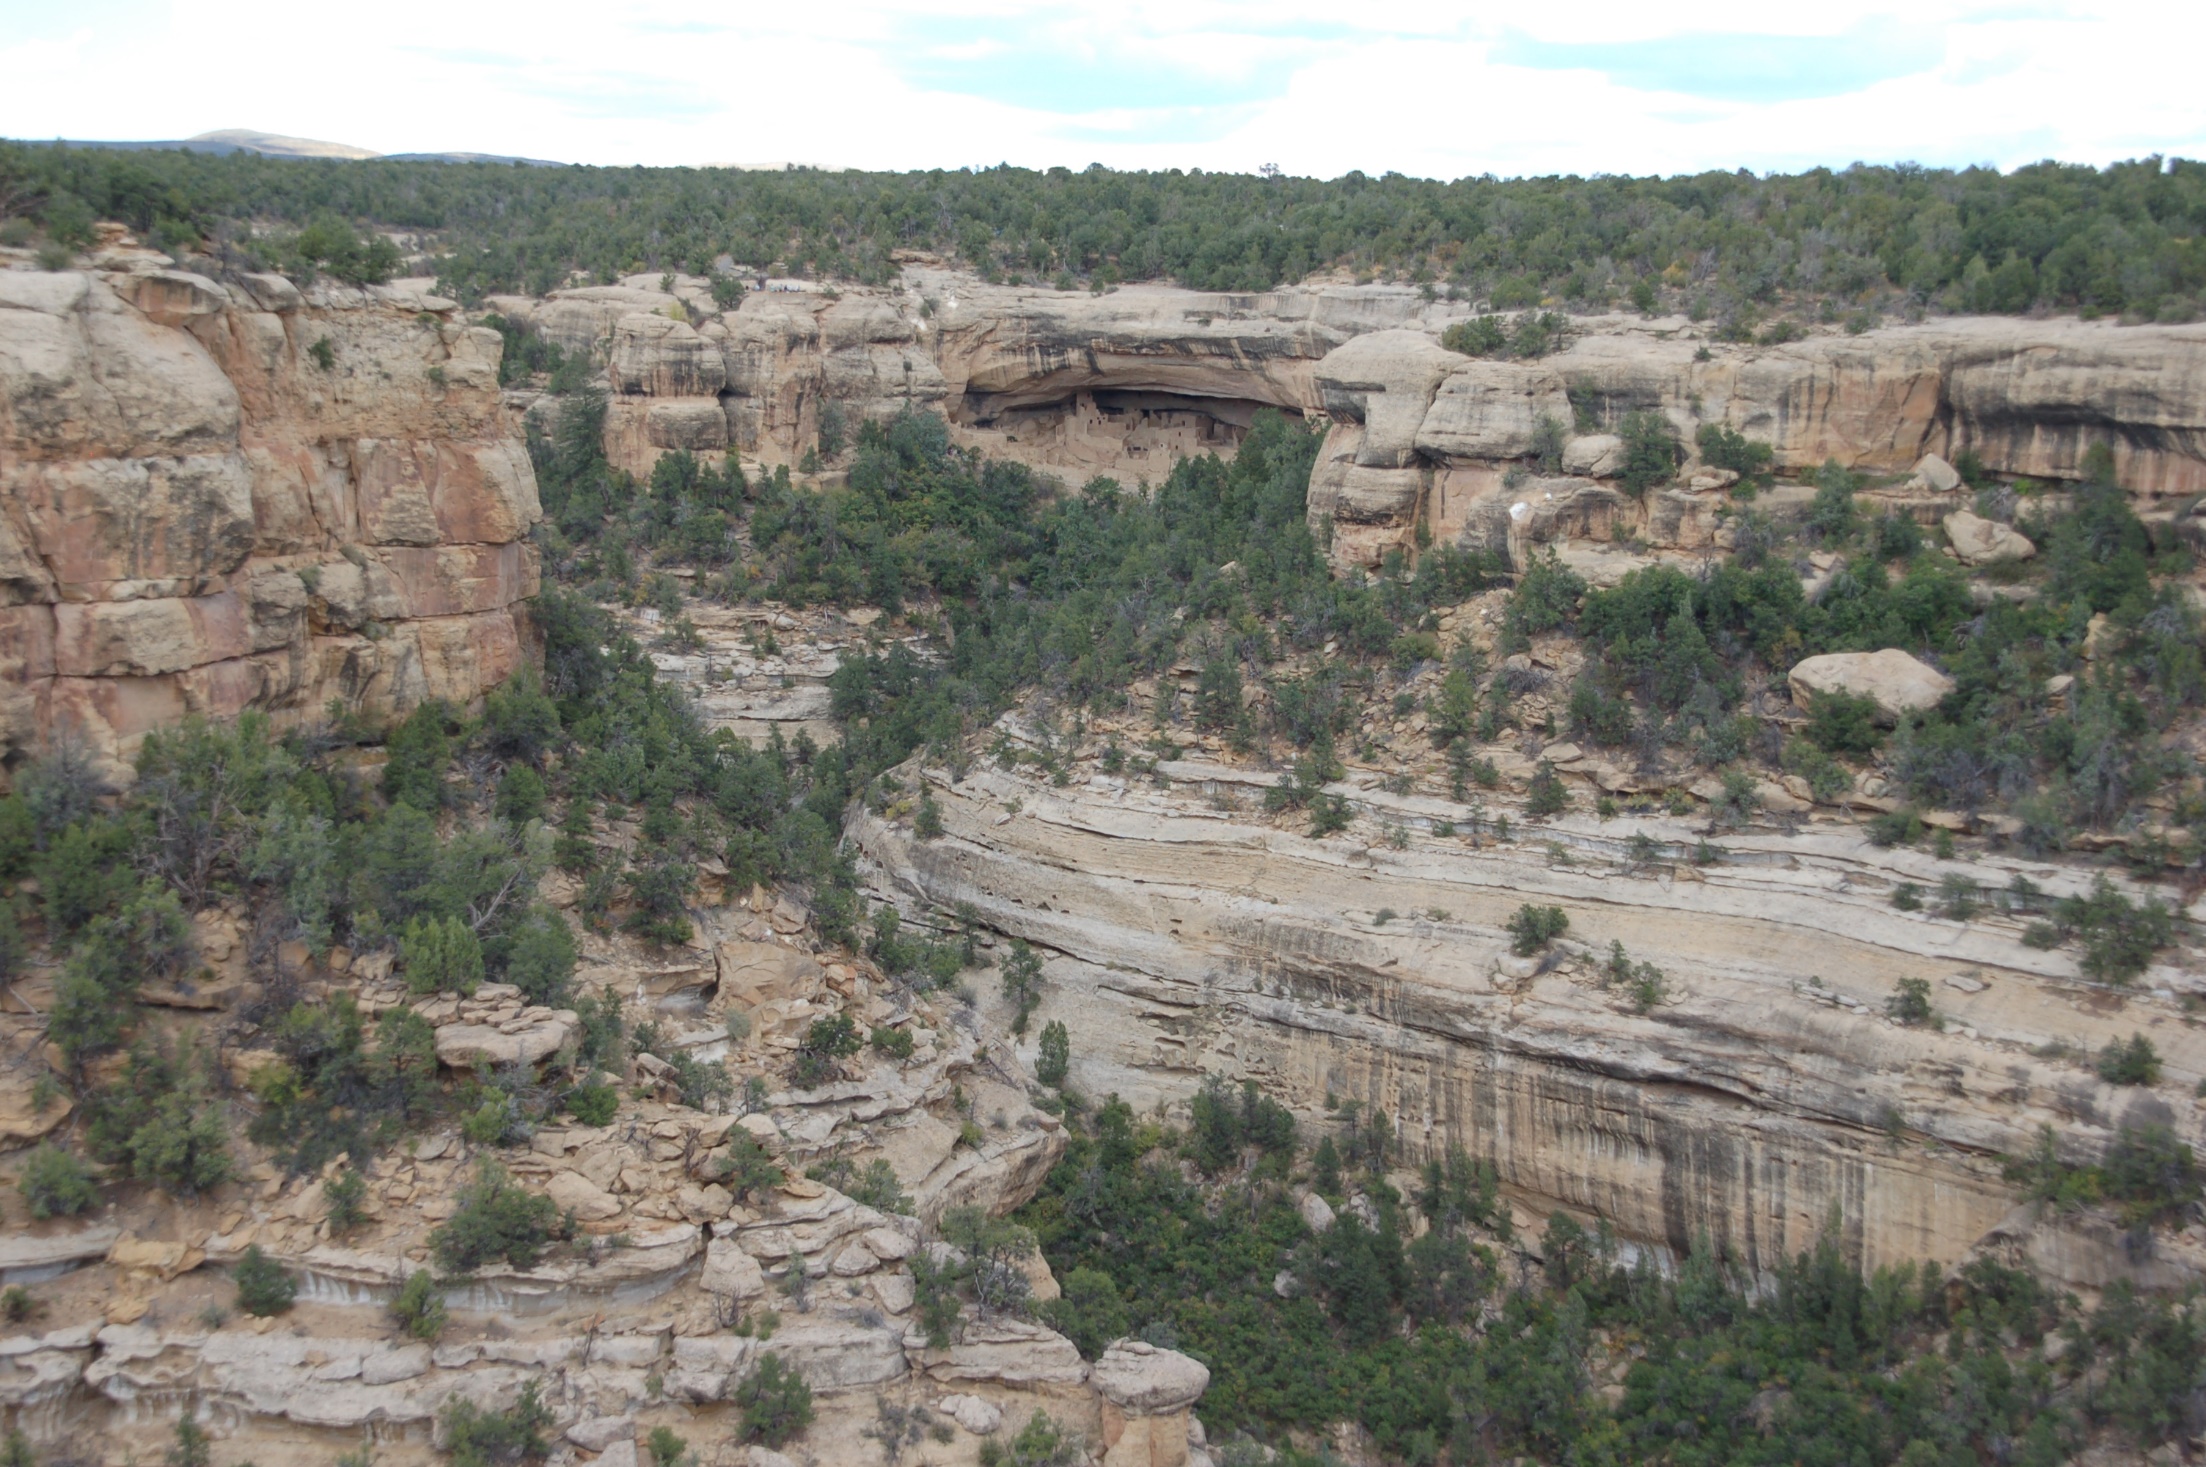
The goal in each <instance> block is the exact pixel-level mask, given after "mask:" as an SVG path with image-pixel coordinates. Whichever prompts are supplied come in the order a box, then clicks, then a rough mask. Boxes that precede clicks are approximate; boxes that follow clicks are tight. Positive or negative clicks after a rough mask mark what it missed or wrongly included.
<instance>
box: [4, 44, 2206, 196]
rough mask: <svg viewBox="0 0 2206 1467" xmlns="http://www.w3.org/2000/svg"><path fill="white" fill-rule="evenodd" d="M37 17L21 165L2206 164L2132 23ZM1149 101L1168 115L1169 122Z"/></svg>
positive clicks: (2193, 126)
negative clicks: (1650, 77) (42, 155)
mask: <svg viewBox="0 0 2206 1467" xmlns="http://www.w3.org/2000/svg"><path fill="white" fill-rule="evenodd" d="M26 3H28V0H0V134H6V135H10V136H18V137H24V136H28V137H53V136H57V135H59V136H73V137H107V138H113V137H143V138H161V137H182V136H188V135H190V134H192V133H195V132H201V131H206V130H210V129H214V128H219V127H257V128H265V129H268V130H270V131H275V132H284V133H290V134H294V135H298V136H305V137H320V138H327V139H332V140H336V141H342V142H349V143H356V144H359V145H361V146H365V147H370V148H376V149H379V150H382V151H386V152H409V151H428V150H437V149H469V150H475V151H482V152H496V153H520V154H527V155H532V156H537V157H552V158H560V159H573V160H577V161H584V162H597V163H630V162H649V163H700V162H706V161H720V160H734V161H766V160H784V159H796V160H805V161H822V162H832V163H843V164H851V165H857V166H870V167H959V166H963V165H967V164H981V163H988V162H994V161H997V160H1008V161H1011V162H1015V163H1022V164H1030V165H1047V164H1058V163H1062V164H1067V165H1070V166H1074V167H1078V166H1081V165H1084V164H1086V163H1088V162H1090V161H1102V162H1106V163H1110V164H1113V165H1118V166H1129V167H1132V166H1148V167H1163V166H1179V167H1191V166H1199V167H1206V168H1238V169H1246V168H1253V167H1254V166H1256V165H1257V164H1258V163H1263V162H1277V163H1279V164H1281V165H1282V166H1284V167H1286V168H1287V169H1289V170H1290V171H1292V172H1297V173H1315V174H1322V175H1332V174H1338V173H1342V172H1345V171H1347V170H1349V169H1352V168H1360V169H1362V170H1364V171H1365V172H1368V173H1374V174H1376V173H1381V172H1385V171H1389V170H1395V171H1401V172H1406V173H1416V174H1425V175H1435V176H1446V177H1453V176H1458V175H1462V174H1466V173H1482V172H1489V171H1491V172H1495V173H1501V174H1515V173H1527V172H1532V173H1543V172H1579V173H1589V172H1665V173H1669V172H1685V171H1692V170H1697V169H1702V168H1718V167H1737V166H1742V165H1743V166H1747V167H1754V168H1797V167H1801V166H1806V165H1810V164H1818V163H1820V164H1829V165H1833V166H1844V165H1845V164H1847V163H1849V162H1852V161H1854V160H1856V159H1864V160H1869V161H1891V160H1897V159H1902V158H1913V159H1919V160H1922V161H1926V162H1934V163H1960V162H1971V161H1989V162H1997V163H1999V164H2001V165H2013V164H2016V163H2021V162H2027V161H2031V160H2034V159H2036V158H2039V157H2044V156H2058V157H2061V158H2066V159H2071V160H2074V161H2079V162H2091V163H2101V162H2106V161H2109V160H2111V159H2114V158H2119V157H2128V156H2136V155H2138V154H2142V153H2146V152H2153V151H2161V152H2172V153H2184V154H2188V155H2192V156H2196V155H2198V154H2200V153H2202V152H2206V100H2202V98H2206V94H2202V92H2201V91H2200V89H2199V88H2198V87H2197V85H2196V83H2195V76H2194V75H2193V73H2194V71H2195V61H2194V59H2193V58H2195V57H2196V56H2198V55H2199V54H2201V52H2202V51H2206V8H2200V7H2177V6H2167V5H2149V4H2144V3H2137V0H2122V3H2114V4H2091V5H2060V4H2051V5H2043V6H2036V7H2032V6H2029V5H2024V6H2019V7H2018V6H2015V5H2006V6H2002V7H2000V8H1997V9H1993V8H1991V7H1988V6H1986V5H1982V4H1969V3H1961V0H1932V3H1930V4H1928V5H1924V6H1913V7H1910V8H1908V9H1907V10H1906V11H1904V12H1900V11H1897V10H1895V9H1894V7H1892V6H1890V5H1881V6H1880V5H1871V4H1863V3H1859V0H1834V3H1833V4H1830V5H1826V6H1819V7H1815V8H1813V9H1809V8H1794V9H1792V10H1790V11H1786V12H1783V13H1779V12H1777V11H1773V10H1772V9H1771V8H1770V7H1768V6H1767V5H1766V0H1754V3H1746V0H1700V3H1696V4H1694V5H1692V6H1691V7H1690V8H1689V10H1686V11H1683V12H1681V11H1680V10H1679V9H1678V8H1675V7H1672V8H1668V9H1661V8H1657V7H1650V6H1647V5H1645V4H1644V3H1643V0H1631V3H1623V0H1583V3H1580V4H1576V5H1572V6H1568V7H1557V8H1555V9H1552V10H1549V9H1544V8H1538V7H1514V6H1498V5H1485V6H1479V7H1476V8H1469V7H1465V6H1463V5H1460V4H1456V5H1447V4H1429V3H1420V0H1373V3H1371V4H1367V5H1364V6H1359V7H1355V8H1354V9H1353V11H1351V12H1347V13H1345V14H1344V12H1343V8H1342V7H1340V6H1339V5H1338V4H1337V3H1327V4H1324V5H1320V4H1316V3H1314V0H1283V3H1277V4H1272V3H1266V4H1261V5H1258V4H1249V3H1239V0H1130V3H1127V4H1124V5H1112V6H1108V7H1106V6H1096V5H1091V6H1084V7H1080V8H1079V9H1076V10H1069V11H1068V9H1067V8H1066V7H1064V6H1062V5H1051V6H1044V5H1041V4H1038V3H1030V0H953V3H951V4H948V5H944V4H937V3H926V4H921V3H916V0H822V3H815V4H808V5H801V6H787V5H784V6H774V7H756V13H745V12H744V11H735V12H723V13H721V15H720V16H715V15H714V14H713V13H712V12H710V11H700V10H698V9H696V8H694V7H692V8H684V9H677V8H675V7H673V6H671V5H667V4H663V3H645V0H615V3H610V4H609V3H605V0H591V3H581V0H543V3H531V4H528V5H521V4H519V3H514V0H495V3H480V4H464V3H460V4H455V3H452V0H386V3H384V4H381V5H379V6H377V7H376V9H375V10H374V12H373V18H372V19H370V20H368V21H365V22H363V20H362V19H361V13H360V12H357V11H343V10H333V9H330V8H328V7H299V6H297V5H295V4H288V3H287V4H277V3H275V0H237V3H232V4H230V5H227V6H225V7H223V11H222V14H221V16H220V18H219V22H218V23H217V22H211V21H210V19H209V17H208V16H207V14H206V13H205V12H204V11H203V10H200V9H197V8H194V9H191V10H186V9H184V8H183V7H181V6H179V5H175V4H170V3H165V0H109V3H107V4H105V5H103V7H102V9H101V10H100V12H98V13H97V14H96V15H95V16H94V17H92V18H90V19H87V20H86V21H85V22H83V23H81V24H75V23H73V22H72V21H70V20H69V19H67V18H66V17H67V12H62V13H61V15H60V17H59V18H57V17H56V15H55V13H54V12H52V11H46V12H42V19H41V20H40V22H39V24H38V25H37V27H36V29H35V32H34V30H33V28H32V26H31V25H29V24H28V23H27V22H26V23H23V24H13V23H11V22H9V21H8V19H7V18H6V16H7V10H8V9H9V8H11V7H14V6H17V5H23V4H26ZM118 6H119V7H120V8H121V10H122V12H123V13H121V14H118V13H117V7H118ZM1868 22H1876V23H1884V24H1904V25H1906V26H1908V27H1910V28H1912V30H1913V31H1914V32H1917V33H1920V32H1925V31H1928V32H1934V33H1935V40H1934V41H1933V42H1932V43H1931V44H1930V45H1929V55H1930V56H1931V57H1935V58H1940V59H1936V60H1935V62H1934V64H1932V65H1931V66H1930V69H1928V70H1925V71H1920V72H1917V73H1916V74H1913V75H1906V76H1898V77H1890V78H1887V79H1885V80H1880V81H1874V82H1871V83H1869V84H1867V85H1864V86H1861V87H1859V88H1857V89H1856V90H1854V91H1851V92H1848V93H1846V94H1844V95H1840V96H1836V97H1822V98H1807V99H1801V100H1790V101H1786V100H1778V101H1767V102H1745V101H1739V100H1735V99H1732V98H1727V97H1725V96H1723V95H1715V96H1710V95H1707V94H1706V91H1707V89H1706V88H1705V87H1704V88H1701V89H1700V91H1701V93H1702V94H1700V95H1692V96H1687V95H1681V94H1678V93H1675V92H1669V91H1664V90H1661V89H1660V88H1659V84H1657V83H1649V82H1647V80H1646V78H1645V77H1644V76H1639V75H1638V69H1635V71H1634V75H1635V77H1637V79H1638V80H1640V81H1641V82H1642V85H1639V86H1627V85H1622V84H1620V83H1619V82H1617V81H1615V80H1612V79H1610V78H1609V77H1608V76H1605V75H1603V74H1601V73H1598V72H1590V71H1582V70H1578V71H1565V70H1549V69H1535V68H1533V67H1529V66H1524V65H1512V64H1505V62H1504V61H1503V60H1502V59H1499V57H1501V56H1504V55H1510V54H1518V55H1521V54H1523V52H1522V48H1521V47H1519V48H1518V49H1517V50H1516V51H1514V52H1512V51H1510V50H1509V49H1508V48H1506V47H1499V44H1498V43H1500V42H1503V41H1504V40H1507V39H1508V38H1510V37H1512V36H1515V37H1520V38H1528V39H1529V40H1530V41H1533V42H1541V43H1549V44H1553V43H1565V44H1569V43H1588V42H1600V43H1610V44H1613V43H1629V42H1646V41H1650V40H1658V39H1662V38H1669V37H1677V36H1680V35H1687V36H1700V35H1705V36H1713V37H1717V38H1719V39H1718V40H1716V41H1710V42H1709V43H1708V44H1710V45H1717V44H1720V38H1721V37H1722V36H1723V35H1725V34H1731V35H1743V36H1752V35H1783V34H1792V35H1810V36H1835V35H1839V34H1841V33H1843V32H1846V31H1848V30H1849V28H1852V27H1856V26H1859V25H1862V24H1864V23H1868ZM1696 44H1697V43H1696ZM1497 48H1498V49H1497ZM922 61H924V62H926V63H928V64H926V65H921V64H918V63H920V62H922ZM960 66H964V67H966V68H968V69H967V70H964V71H961V70H960V69H959V68H960ZM991 67H994V68H997V69H996V70H993V71H991V70H990V68H991ZM1076 68H1089V70H1087V71H1085V72H1081V71H1077V70H1075V69H1076ZM1007 77H1008V78H1010V79H1011V80H1014V81H1019V82H1023V83H1024V85H1020V86H1007V85H1004V84H1003V83H1004V82H1005V79H1006V78H1007ZM1058 78H1065V79H1077V80H1079V81H1081V82H1083V83H1084V85H1082V86H1080V87H1077V88H1073V87H1067V88H1065V89H1064V91H1063V95H1065V96H1067V97H1070V96H1074V95H1078V96H1081V97H1094V96H1100V97H1102V98H1103V99H1105V100H1106V101H1107V100H1109V99H1110V98H1111V97H1112V96H1113V94H1114V90H1115V89H1117V88H1120V87H1123V88H1124V90H1125V92H1126V94H1127V95H1128V96H1129V97H1138V98H1140V99H1143V103H1144V105H1138V106H1130V107H1127V106H1121V107H1110V106H1103V105H1101V104H1100V103H1098V104H1094V105H1097V106H1098V107H1099V110H1097V111H1095V112H1093V113H1090V114H1087V115H1070V116H1068V115H1065V114H1064V113H1063V112H1062V111H1060V110H1055V109H1053V107H1052V106H1051V105H1050V96H1051V92H1052V87H1053V86H1054V85H1055V82H1056V80H1057V79H1058ZM928 79H931V81H930V80H928ZM952 86H973V87H978V88H982V89H986V90H995V91H997V92H998V94H999V95H1000V96H1015V97H1018V98H1021V99H1024V100H1026V101H1027V102H1028V103H1029V105H1025V106H1019V105H1011V104H1010V103H1009V102H1006V101H1002V100H991V99H990V98H989V97H988V96H986V95H962V94H960V93H958V92H956V91H952V90H945V89H944V88H945V87H952ZM930 88H932V89H930ZM1718 90H1719V91H1720V89H1718ZM1160 97H1162V98H1163V100H1165V101H1169V102H1173V103H1178V104H1180V105H1177V106H1171V107H1161V106H1157V105H1153V104H1155V103H1156V102H1157V101H1158V100H1159V98H1160ZM1224 104H1231V105H1224Z"/></svg>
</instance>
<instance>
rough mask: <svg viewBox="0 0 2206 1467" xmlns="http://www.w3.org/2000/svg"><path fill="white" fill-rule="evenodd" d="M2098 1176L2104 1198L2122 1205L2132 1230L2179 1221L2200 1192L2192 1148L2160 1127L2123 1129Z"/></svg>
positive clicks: (2158, 1125) (2145, 1126) (2150, 1125)
mask: <svg viewBox="0 0 2206 1467" xmlns="http://www.w3.org/2000/svg"><path fill="white" fill-rule="evenodd" d="M2099 1171H2100V1174H2101V1176H2102V1178H2103V1179H2104V1180H2103V1185H2104V1187H2105V1189H2106V1195H2107V1196H2108V1197H2110V1198H2113V1199H2114V1200H2116V1201H2118V1202H2121V1203H2123V1204H2124V1212H2125V1215H2126V1216H2127V1218H2128V1219H2129V1221H2130V1222H2131V1223H2132V1224H2133V1225H2134V1224H2136V1223H2140V1222H2148V1221H2161V1220H2166V1219H2169V1218H2173V1217H2178V1216H2180V1215H2181V1214H2182V1212H2183V1211H2184V1209H2186V1208H2188V1207H2190V1206H2191V1205H2192V1204H2193V1203H2195V1202H2197V1201H2198V1199H2199V1195H2200V1191H2201V1186H2200V1178H2199V1170H2198V1163H2197V1160H2196V1159H2195V1158H2194V1157H2193V1156H2192V1154H2191V1148H2190V1147H2189V1146H2188V1145H2187V1144H2185V1143H2184V1142H2183V1141H2181V1140H2179V1139H2178V1138H2177V1137H2176V1134H2175V1133H2174V1132H2173V1131H2172V1130H2170V1129H2169V1128H2168V1127H2166V1126H2164V1125H2160V1124H2158V1123H2153V1124H2148V1125H2143V1126H2136V1127H2131V1126H2124V1127H2122V1129H2121V1130H2120V1132H2118V1133H2117V1134H2116V1136H2115V1138H2114V1144H2113V1145H2112V1146H2109V1147H2108V1148H2107V1153H2106V1159H2105V1160H2104V1161H2103V1162H2101V1163H2100V1164H2099Z"/></svg>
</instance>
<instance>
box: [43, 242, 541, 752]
mask: <svg viewBox="0 0 2206 1467" xmlns="http://www.w3.org/2000/svg"><path fill="white" fill-rule="evenodd" d="M97 263H98V264H99V265H100V266H101V267H102V268H98V269H94V270H89V271H70V272H61V273H53V272H45V271H31V270H6V271H0V759H5V760H8V761H13V760H16V759H18V758H20V757H21V756H22V755H24V754H25V753H27V752H28V751H30V750H33V749H34V748H36V747H38V746H39V745H40V744H41V742H42V741H43V740H44V739H45V738H46V737H47V736H48V735H50V734H52V733H54V732H56V731H69V732H74V733H76V734H78V735H80V736H82V737H83V738H84V739H85V740H86V742H87V743H88V744H89V746H90V747H91V749H92V750H93V751H94V752H95V753H96V754H97V755H98V756H99V757H100V758H102V759H103V760H105V761H106V762H107V763H108V765H109V766H110V770H111V772H113V773H117V774H119V773H121V772H122V771H123V770H124V769H125V768H126V767H127V761H128V760H129V758H130V755H131V753H132V751H133V750H134V748H135V746H136V744H137V743H138V741H139V740H140V739H142V738H143V736H144V735H145V734H146V733H147V732H148V731H149V730H152V729H157V728H161V727H165V726H167V725H170V724H173V723H175V722H177V721H178V720H179V719H181V718H183V717H184V716H186V715H187V714H193V713H198V714H205V715H207V716H210V717H215V718H229V717H234V716H236V715H237V714H238V713H240V712H243V711H245V710H247V709H259V710H264V711H267V712H269V713H271V714H273V715H275V716H277V717H278V718H287V719H288V718H299V717H303V716H306V715H309V714H318V713H319V712H320V711H321V710H322V709H323V708H324V706H325V705H326V704H328V703H329V702H330V701H331V700H333V699H335V700H339V701H341V702H342V703H343V704H344V705H345V706H346V707H347V708H349V709H353V710H357V711H361V712H364V713H368V714H371V715H372V714H377V713H385V712H392V711H400V710H403V709H406V708H408V707H411V706H412V705H414V704H416V703H419V702H421V701H422V700H424V699H426V698H432V697H442V698H448V699H452V700H455V701H458V702H462V703H464V702H466V701H468V700H470V699H473V698H475V697H476V696H478V695H479V694H480V693H481V692H482V691H483V690H484V689H485V688H487V687H489V686H491V685H493V684H495V683H497V682H499V681H500V680H502V679H503V678H505V677H506V676H507V675H508V674H509V673H511V672H512V671H513V670H514V669H515V668H516V667H518V666H519V665H520V664H521V661H522V659H523V656H524V647H523V642H524V637H525V634H524V631H523V627H522V625H521V622H520V621H519V619H518V618H519V614H520V607H521V604H522V603H523V602H525V601H526V600H527V598H528V597H530V596H532V595H534V594H535V592H536V589H537V563H536V558H535V553H534V551H533V549H532V547H531V546H530V545H529V544H528V543H527V541H526V539H525V536H526V535H527V532H528V529H529V527H530V526H531V525H532V524H534V523H535V522H536V520H537V519H538V517H539V514H540V511H539V509H538V507H537V499H536V481H535V475H534V472H533V471H532V469H531V468H530V465H529V460H528V455H527V453H526V451H525V450H524V448H523V446H522V444H521V441H520V438H519V436H518V433H517V431H516V425H514V424H513V423H512V422H511V421H510V420H509V419H508V417H507V415H506V413H505V411H504V409H503V408H502V406H501V404H500V401H499V396H498V387H497V380H498V358H499V351H500V343H499V339H498V336H497V334H496V333H495V332H492V331H489V330H486V329H483V328H481V327H475V326H470V325H468V324H466V323H465V321H464V320H462V319H461V317H460V315H459V313H458V311H457V308H456V307H455V306H454V304H453V303H451V302H448V301H440V300H437V299H435V298H426V299H424V298H420V297H415V296H407V295H404V294H400V293H396V292H380V293H369V292H363V291H359V290H355V289H351V288H349V287H343V286H336V285H319V286H315V287H312V288H310V289H308V290H306V291H304V292H302V291H301V290H299V289H298V288H297V287H296V286H294V285H293V284H292V283H291V282H290V281H288V280H285V279H284V278H282V277H280V276H274V275H249V276H244V277H242V278H240V279H239V280H237V281H236V282H234V283H232V284H230V285H223V284H219V283H217V282H216V281H214V280H211V279H208V278H206V277H204V276H201V275H195V274H190V273H188V272H185V271H180V270H174V269H169V268H166V266H167V260H166V257H165V256H159V255H154V254H152V253H151V252H144V251H138V250H135V249H132V248H130V247H128V246H127V245H121V246H117V247H114V248H110V249H108V250H106V251H104V252H103V253H102V254H101V256H100V257H99V258H98V260H97Z"/></svg>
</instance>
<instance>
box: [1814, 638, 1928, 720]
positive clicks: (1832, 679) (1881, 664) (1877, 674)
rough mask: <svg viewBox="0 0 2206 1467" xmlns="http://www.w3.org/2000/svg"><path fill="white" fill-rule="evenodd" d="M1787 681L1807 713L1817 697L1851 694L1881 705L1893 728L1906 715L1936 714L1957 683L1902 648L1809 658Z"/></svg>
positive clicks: (1835, 653)
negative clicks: (1931, 710) (1811, 700)
mask: <svg viewBox="0 0 2206 1467" xmlns="http://www.w3.org/2000/svg"><path fill="white" fill-rule="evenodd" d="M1785 680H1786V682H1787V683H1788V684H1789V685H1790V686H1791V688H1792V696H1793V701H1794V702H1796V703H1799V704H1800V705H1801V706H1802V707H1805V706H1807V703H1808V700H1809V698H1811V697H1812V696H1813V695H1815V694H1817V693H1850V694H1852V695H1853V696H1854V697H1857V698H1867V699H1869V700H1870V701H1871V702H1873V703H1875V704H1876V705H1877V711H1878V713H1879V714H1880V715H1881V716H1882V718H1883V720H1884V721H1885V722H1887V723H1889V722H1891V721H1892V720H1894V719H1896V718H1898V717H1899V716H1900V715H1902V714H1905V713H1919V712H1921V711H1922V710H1923V709H1925V708H1935V707H1936V706H1937V705H1938V702H1939V700H1940V699H1942V698H1944V697H1945V695H1946V694H1948V693H1950V692H1952V691H1953V679H1952V678H1949V677H1947V676H1946V675H1945V674H1944V673H1942V672H1940V671H1938V669H1936V668H1935V667H1932V666H1930V665H1929V664H1928V663H1925V662H1923V661H1921V660H1920V659H1918V658H1916V657H1914V656H1912V655H1910V654H1909V653H1906V652H1902V651H1900V650H1899V649H1898V648H1896V647H1887V648H1885V649H1884V650H1883V651H1881V652H1826V653H1824V654H1822V655H1821V656H1819V657H1808V658H1803V659H1802V660H1801V661H1799V662H1796V663H1794V664H1793V667H1792V671H1790V672H1788V673H1786V674H1785Z"/></svg>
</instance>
